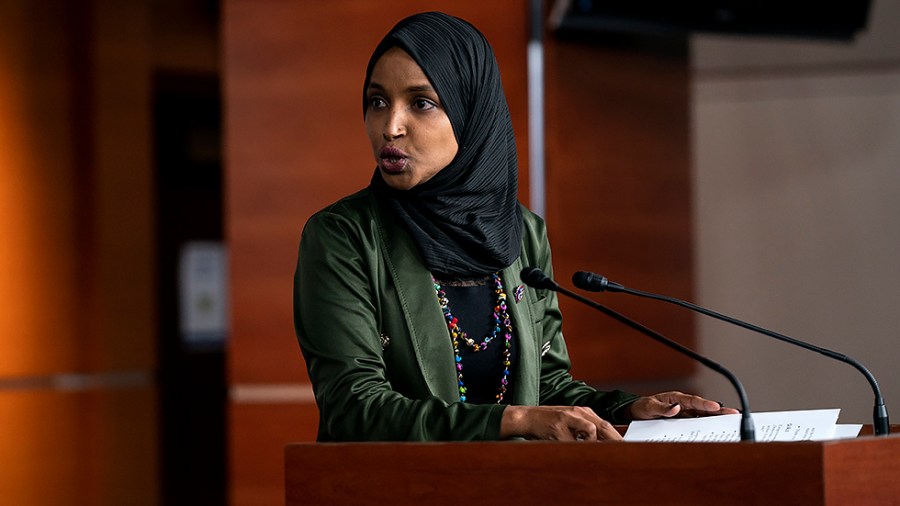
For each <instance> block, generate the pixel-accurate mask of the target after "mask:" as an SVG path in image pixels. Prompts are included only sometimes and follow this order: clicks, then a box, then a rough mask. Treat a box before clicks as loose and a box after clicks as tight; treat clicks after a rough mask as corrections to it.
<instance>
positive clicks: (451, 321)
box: [431, 273, 512, 404]
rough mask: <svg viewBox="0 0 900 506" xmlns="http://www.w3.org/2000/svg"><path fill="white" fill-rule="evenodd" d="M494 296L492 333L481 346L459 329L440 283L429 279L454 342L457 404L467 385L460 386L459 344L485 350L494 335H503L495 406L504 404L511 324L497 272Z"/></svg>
mask: <svg viewBox="0 0 900 506" xmlns="http://www.w3.org/2000/svg"><path fill="white" fill-rule="evenodd" d="M492 277H493V280H494V293H496V294H497V302H496V303H495V304H494V330H493V331H492V332H491V334H490V335H488V336H486V337H485V338H484V340H483V341H481V342H480V343H477V342H475V340H474V339H472V338H470V337H469V335H468V334H466V333H465V332H464V331H463V330H462V329H461V328H459V323H458V321H457V319H456V317H454V316H453V314H452V313H450V306H449V304H450V301H449V300H447V292H445V291H444V289H443V288H442V287H441V284H440V283H439V282H438V281H437V280H436V279H434V277H432V278H431V281H432V282H434V290H435V291H436V292H437V297H438V302H439V303H440V304H441V311H443V313H444V318H446V320H447V329H449V330H450V340H451V341H452V342H453V353H454V354H455V355H456V379H457V382H458V385H459V401H460V402H466V385H465V383H463V372H462V371H463V365H462V357H461V356H460V354H459V342H460V341H462V342H463V343H465V345H466V346H468V347H469V348H471V349H472V351H473V352H479V351H482V350H486V349H487V347H488V344H490V342H491V341H493V340H494V339H495V338H496V337H497V336H499V335H501V334H502V335H503V338H504V349H503V375H502V376H501V377H500V390H499V392H498V393H497V396H496V399H497V404H500V403H501V402H503V396H504V395H506V386H507V385H508V384H509V357H510V351H509V349H510V344H511V343H510V342H511V340H512V322H511V321H510V319H509V313H507V312H506V293H505V292H504V291H503V281H501V279H500V274H499V273H494V274H493V276H492Z"/></svg>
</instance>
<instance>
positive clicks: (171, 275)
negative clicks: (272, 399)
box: [153, 73, 227, 505]
mask: <svg viewBox="0 0 900 506" xmlns="http://www.w3.org/2000/svg"><path fill="white" fill-rule="evenodd" d="M219 84H220V83H219V79H218V77H217V76H214V75H212V76H210V75H196V74H179V73H160V74H158V75H157V76H155V78H154V93H153V98H154V100H153V112H154V134H155V153H156V220H157V226H156V231H157V247H158V250H157V260H158V277H157V279H158V283H159V287H158V291H157V293H158V308H159V315H160V320H159V332H160V335H159V348H158V350H159V351H158V353H159V357H158V363H159V378H158V379H159V386H160V410H159V412H160V424H159V427H160V441H161V448H160V482H161V494H160V499H161V502H162V504H167V505H175V504H192V505H193V504H204V505H224V504H225V503H226V472H227V471H226V469H227V466H226V455H225V448H226V417H225V406H226V395H227V389H226V382H225V337H226V335H225V334H227V332H219V333H216V332H213V333H208V334H210V335H201V336H199V338H198V335H196V333H192V332H190V330H189V329H188V330H186V327H185V314H184V313H185V312H186V310H183V309H182V306H183V305H184V303H185V300H184V299H185V298H186V297H185V296H184V294H185V289H184V272H181V273H180V270H181V268H183V264H184V261H183V259H184V252H185V249H186V247H189V246H190V245H192V244H198V243H199V244H204V245H212V246H214V247H215V246H216V245H218V247H219V248H220V249H224V246H223V239H222V238H223V226H222V143H221V138H222V136H221V124H222V121H221V116H222V114H221V109H222V108H221V97H220V91H219ZM225 286H227V282H226V283H225ZM224 307H225V308H226V309H227V304H226V305H224ZM226 316H227V314H226ZM226 321H227V318H226Z"/></svg>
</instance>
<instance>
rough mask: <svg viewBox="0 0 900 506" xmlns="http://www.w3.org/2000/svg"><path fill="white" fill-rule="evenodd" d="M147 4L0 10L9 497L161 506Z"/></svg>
mask: <svg viewBox="0 0 900 506" xmlns="http://www.w3.org/2000/svg"><path fill="white" fill-rule="evenodd" d="M148 12H149V3H148V2H145V1H138V2H125V3H123V2H114V1H106V0H96V1H79V2H66V1H56V0H53V1H47V2H30V1H25V0H22V1H18V0H14V1H7V2H2V3H0V215H2V216H3V218H2V221H0V235H2V237H3V246H0V300H2V301H3V303H2V304H0V329H2V330H0V348H2V349H3V350H4V351H3V354H2V356H0V432H2V433H3V434H4V438H3V442H2V443H0V454H2V455H3V456H4V459H5V461H6V464H5V465H4V472H3V473H0V490H2V491H3V499H2V501H3V502H4V503H8V504H74V505H78V504H85V505H87V504H91V505H94V504H110V505H113V504H155V503H156V501H157V499H156V498H157V495H156V480H155V475H156V439H155V437H156V429H155V423H156V422H155V409H156V408H155V406H156V393H155V389H154V388H153V385H152V375H153V368H154V367H155V354H154V342H155V338H156V336H155V330H156V329H155V326H154V321H155V320H154V319H155V313H154V311H155V309H154V303H153V300H154V293H153V290H154V283H153V257H152V255H153V248H152V209H151V204H150V201H151V199H150V196H151V191H152V184H151V183H152V177H151V155H150V148H149V146H150V139H149V133H148V132H149V122H150V109H149V78H148V76H149V73H150V70H149V69H150V59H151V58H150V54H151V51H150V44H149V41H150V37H149V25H148V23H147V19H148V16H147V14H148Z"/></svg>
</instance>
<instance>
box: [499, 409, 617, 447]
mask: <svg viewBox="0 0 900 506" xmlns="http://www.w3.org/2000/svg"><path fill="white" fill-rule="evenodd" d="M512 437H524V438H527V439H550V440H555V441H602V440H613V441H619V440H621V439H622V436H621V435H620V434H619V432H618V431H616V429H615V428H614V427H613V426H612V424H610V423H609V422H607V421H606V420H604V419H602V418H600V417H599V416H597V414H596V413H594V411H593V410H592V409H591V408H585V407H577V406H507V407H506V409H504V410H503V420H502V422H501V423H500V438H501V439H508V438H512Z"/></svg>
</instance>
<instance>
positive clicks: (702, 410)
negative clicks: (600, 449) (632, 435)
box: [626, 392, 739, 420]
mask: <svg viewBox="0 0 900 506" xmlns="http://www.w3.org/2000/svg"><path fill="white" fill-rule="evenodd" d="M736 413H739V411H738V410H736V409H733V408H724V407H722V405H721V404H720V403H718V402H716V401H710V400H707V399H704V398H703V397H699V396H697V395H689V394H685V393H681V392H663V393H661V394H656V395H651V396H649V397H641V398H640V399H638V400H636V401H634V402H633V403H632V404H631V405H630V406H628V412H627V413H626V415H627V416H628V418H630V419H632V420H651V419H654V418H673V417H677V418H693V417H698V416H712V415H733V414H736Z"/></svg>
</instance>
